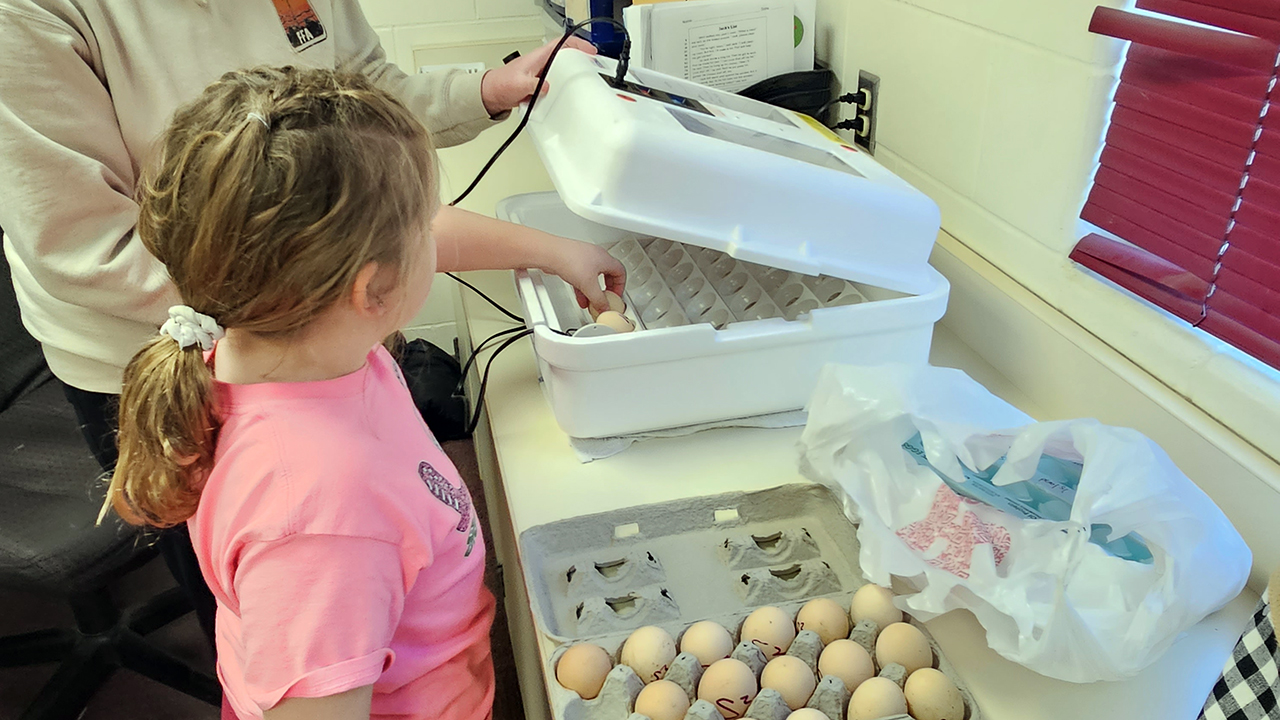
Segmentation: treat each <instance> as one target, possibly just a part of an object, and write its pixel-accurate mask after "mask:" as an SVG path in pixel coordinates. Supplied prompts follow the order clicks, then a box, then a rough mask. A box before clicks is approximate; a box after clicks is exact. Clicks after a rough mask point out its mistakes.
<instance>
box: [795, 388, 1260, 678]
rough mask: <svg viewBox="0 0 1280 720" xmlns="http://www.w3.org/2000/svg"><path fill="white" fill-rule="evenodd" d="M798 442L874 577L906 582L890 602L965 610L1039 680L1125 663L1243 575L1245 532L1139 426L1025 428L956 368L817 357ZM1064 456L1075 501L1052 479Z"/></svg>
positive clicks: (1116, 674)
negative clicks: (824, 362)
mask: <svg viewBox="0 0 1280 720" xmlns="http://www.w3.org/2000/svg"><path fill="white" fill-rule="evenodd" d="M917 434H918V436H919V437H916V436H917ZM800 444H801V452H802V462H801V464H802V467H803V469H804V472H805V474H806V475H808V476H809V477H810V478H811V479H813V480H815V481H818V482H822V483H824V484H827V485H830V486H832V487H833V488H834V489H836V490H842V491H843V493H841V492H837V495H838V496H844V497H845V498H846V499H845V510H846V512H847V513H848V514H849V516H850V517H851V518H852V519H853V520H854V521H856V522H858V523H859V528H858V539H859V540H860V541H861V543H862V554H861V557H860V562H861V564H862V568H863V571H864V572H865V573H866V575H867V577H868V578H869V579H870V580H871V581H872V582H875V583H878V584H880V585H886V586H887V585H889V584H890V582H891V580H890V578H891V576H896V577H897V578H899V579H900V581H905V582H906V584H907V585H909V586H911V587H913V588H914V589H915V590H917V592H915V594H909V595H903V596H900V598H899V600H898V603H899V605H900V606H902V607H903V608H904V609H906V610H907V611H908V612H910V613H911V614H912V615H914V616H916V617H917V618H919V619H921V620H928V619H931V618H933V617H935V616H937V615H940V614H942V613H945V612H947V611H949V610H954V609H956V608H967V609H969V610H970V611H972V612H973V614H974V615H976V616H977V618H978V621H979V622H981V623H982V626H983V627H984V628H986V631H987V641H988V643H989V644H990V646H991V647H992V649H994V650H995V651H996V652H998V653H1000V654H1001V655H1003V656H1004V657H1006V658H1008V659H1010V660H1013V661H1014V662H1017V663H1020V664H1022V665H1025V666H1026V667H1028V668H1030V669H1032V670H1035V671H1036V672H1039V673H1042V674H1044V675H1048V676H1050V677H1055V678H1060V679H1062V680H1069V681H1072V682H1091V681H1095V680H1117V679H1121V678H1125V677H1129V676H1131V675H1134V674H1135V673H1137V672H1138V671H1140V670H1141V669H1142V668H1144V667H1146V666H1147V665H1148V664H1150V663H1151V662H1153V661H1154V660H1156V659H1157V658H1158V657H1159V656H1160V654H1161V653H1163V652H1164V651H1165V650H1166V649H1167V648H1168V647H1169V646H1170V645H1171V644H1172V643H1173V641H1174V640H1175V639H1177V637H1178V635H1179V633H1181V632H1183V631H1185V630H1186V629H1188V628H1189V627H1191V626H1192V625H1194V624H1195V623H1197V622H1199V621H1200V620H1201V619H1203V618H1204V617H1205V616H1206V615H1208V614H1209V613H1211V612H1213V611H1215V610H1217V609H1219V608H1221V607H1222V606H1223V605H1225V604H1226V603H1227V602H1228V601H1229V600H1231V599H1232V598H1234V597H1235V596H1236V595H1237V594H1238V593H1239V592H1240V590H1241V589H1242V588H1243V587H1244V584H1245V581H1246V579H1247V577H1248V574H1249V568H1250V564H1251V562H1252V558H1251V554H1250V551H1249V548H1248V547H1247V546H1246V545H1245V543H1244V540H1243V539H1242V538H1241V537H1240V534H1239V533H1237V532H1236V530H1235V528H1233V527H1232V526H1231V523H1230V522H1229V521H1228V520H1227V518H1226V517H1225V516H1224V515H1223V514H1222V511H1221V510H1219V509H1218V507H1217V506H1216V505H1215V504H1214V503H1213V501H1212V500H1210V499H1209V498H1208V497H1207V496H1206V495H1205V494H1204V493H1203V492H1202V491H1201V490H1200V489H1199V488H1198V487H1196V485H1195V484H1194V483H1192V482H1191V481H1190V480H1189V479H1188V478H1187V477H1186V476H1185V475H1183V474H1182V472H1181V471H1180V470H1178V468H1177V467H1176V466H1175V465H1174V464H1173V462H1172V461H1171V460H1170V459H1169V456H1168V455H1166V454H1165V453H1164V451H1163V450H1161V449H1160V447H1159V446H1157V445H1156V444H1155V443H1153V442H1152V441H1150V440H1149V439H1147V438H1146V437H1145V436H1143V435H1142V434H1141V433H1139V432H1137V431H1135V430H1129V429H1124V428H1115V427H1108V426H1105V425H1102V424H1101V423H1099V422H1098V421H1096V420H1070V421H1063V422H1048V423H1036V422H1034V421H1033V420H1032V419H1031V418H1030V417H1028V416H1026V415H1025V414H1023V413H1022V412H1020V411H1018V410H1017V409H1016V408H1014V407H1013V406H1011V405H1009V404H1008V403H1006V402H1004V401H1003V400H1000V399H999V398H997V397H995V396H994V395H992V394H991V393H989V392H987V390H986V389H985V388H983V387H982V386H981V385H979V384H978V383H976V382H974V381H973V380H972V379H970V378H969V376H967V375H965V374H964V373H963V372H960V371H958V370H948V369H943V368H934V367H903V366H885V367H878V368H864V367H849V366H828V367H827V368H826V369H825V370H824V371H823V373H822V375H821V377H820V378H819V381H818V387H817V390H816V392H815V393H814V397H813V400H812V401H811V402H810V407H809V422H808V425H807V426H806V428H805V431H804V435H803V437H802V439H801V443H800ZM904 444H906V446H907V447H909V448H913V449H915V450H916V452H915V453H911V452H908V451H907V450H906V449H904ZM1042 455H1043V456H1045V457H1042ZM1002 458H1004V462H1003V466H1001V467H999V470H998V472H996V473H995V474H994V477H990V478H989V482H988V481H984V480H983V478H982V477H977V476H979V475H981V473H980V472H977V473H975V472H974V471H983V470H987V469H988V468H990V467H992V465H993V463H998V462H999V461H1000V460H1001V459H1002ZM1073 463H1075V464H1073ZM1081 463H1082V465H1083V467H1081V465H1080V464H1081ZM962 464H963V466H964V467H962V466H961V465H962ZM930 466H932V467H930ZM935 468H936V470H935ZM1072 468H1074V472H1075V473H1077V474H1078V475H1079V480H1078V485H1077V486H1076V488H1075V494H1074V498H1073V499H1072V498H1071V497H1070V492H1069V489H1070V488H1069V487H1068V486H1069V485H1070V482H1071V481H1070V480H1068V481H1065V482H1064V481H1061V478H1060V477H1059V476H1058V475H1056V474H1055V473H1060V472H1065V473H1066V474H1067V475H1069V474H1070V473H1071V472H1072ZM966 469H967V470H966ZM940 473H941V474H945V475H946V476H947V478H949V479H950V480H951V481H952V483H951V484H948V483H946V482H944V480H943V478H942V475H941V474H940ZM986 476H990V472H988V473H986ZM975 478H976V479H975ZM1024 481H1025V482H1024ZM953 487H954V488H956V489H957V490H959V492H961V493H965V494H969V495H970V497H975V498H981V497H983V493H987V494H988V496H989V497H993V498H995V500H994V502H996V505H999V504H1000V503H1001V502H1007V503H1009V505H1008V506H1006V509H1003V510H1002V509H997V507H996V506H993V505H990V504H986V503H984V502H982V501H979V500H976V499H967V498H964V497H961V495H958V494H957V493H956V492H955V491H953V490H952V488H953ZM979 491H981V492H979ZM1055 494H1056V495H1055ZM1004 495H1009V496H1010V498H1011V499H1008V500H1001V497H1002V496H1004ZM1033 495H1034V498H1033ZM1046 498H1048V499H1047V500H1046ZM1063 498H1066V501H1067V502H1068V504H1062V502H1060V501H1061V500H1062V499H1063ZM1032 499H1035V500H1036V501H1037V502H1040V504H1039V505H1037V503H1036V502H1032ZM1024 501H1025V502H1024ZM1009 508H1013V510H1014V511H1019V510H1021V511H1025V512H1023V515H1022V516H1015V515H1014V514H1011V512H1010V511H1008V510H1009ZM1054 511H1059V515H1058V516H1060V517H1061V520H1060V521H1057V520H1052V519H1035V517H1034V516H1035V514H1036V513H1041V514H1047V515H1049V516H1054ZM1107 526H1109V532H1108V527H1107ZM1104 545H1105V548H1104ZM1147 553H1149V555H1148V554H1147Z"/></svg>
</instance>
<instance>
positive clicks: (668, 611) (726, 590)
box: [520, 483, 982, 720]
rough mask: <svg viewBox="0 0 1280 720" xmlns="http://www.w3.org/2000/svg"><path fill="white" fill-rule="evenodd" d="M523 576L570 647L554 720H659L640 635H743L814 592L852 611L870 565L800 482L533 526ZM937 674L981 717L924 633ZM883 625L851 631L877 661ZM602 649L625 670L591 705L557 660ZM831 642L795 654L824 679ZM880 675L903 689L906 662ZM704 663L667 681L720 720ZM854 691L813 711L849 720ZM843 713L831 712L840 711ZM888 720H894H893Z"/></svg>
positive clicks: (761, 704) (813, 489) (817, 489)
mask: <svg viewBox="0 0 1280 720" xmlns="http://www.w3.org/2000/svg"><path fill="white" fill-rule="evenodd" d="M520 543H521V547H522V555H523V557H524V558H525V563H524V573H525V580H526V584H527V586H528V588H529V591H530V601H531V603H532V606H533V615H534V622H535V625H536V626H537V627H538V629H539V631H541V632H542V633H543V634H545V635H546V636H548V637H549V638H550V639H552V640H553V641H554V642H555V643H556V644H557V645H558V647H557V648H556V650H555V651H554V652H553V653H552V657H551V658H550V661H549V663H548V665H547V667H546V668H545V672H546V673H547V678H548V682H547V685H548V687H549V688H550V700H551V706H552V711H553V716H554V717H555V718H556V720H648V719H647V718H645V717H644V716H643V715H636V714H633V709H634V707H635V699H636V696H637V695H638V694H639V693H640V690H641V689H643V687H644V683H643V682H642V681H641V679H640V678H639V677H637V676H636V674H635V672H634V671H632V670H631V668H628V667H626V666H623V665H620V664H619V656H620V654H621V649H622V644H623V642H625V641H626V639H627V637H628V636H629V635H630V634H631V632H632V631H633V630H635V629H636V628H639V627H642V626H645V625H657V626H659V627H661V628H664V629H665V630H667V632H669V633H671V636H672V637H673V638H675V639H676V641H677V644H678V643H679V640H680V637H681V635H682V633H683V632H684V630H685V628H687V627H688V626H689V625H691V624H693V623H695V622H697V621H699V620H714V621H716V622H719V623H720V624H721V625H723V626H724V627H725V628H726V629H728V630H729V632H730V633H731V634H732V635H733V636H734V638H735V639H739V633H740V630H741V626H742V622H743V620H745V619H746V617H747V615H749V614H751V612H752V611H753V610H755V609H756V608H758V607H762V606H765V605H772V606H776V607H779V608H781V609H783V610H784V611H786V612H788V613H789V614H790V615H791V616H792V617H795V615H796V613H798V612H799V610H800V608H801V607H802V606H803V605H804V604H805V603H806V602H808V601H809V600H811V599H813V598H815V597H829V598H831V599H833V600H835V601H837V602H838V603H840V604H841V605H842V606H843V607H846V608H847V607H849V604H850V601H851V599H852V597H853V593H854V592H855V591H856V590H857V589H858V588H859V587H861V586H862V585H864V584H865V582H866V581H865V580H864V579H863V577H862V571H861V569H860V568H859V566H858V554H859V549H860V546H859V543H858V539H857V532H856V528H855V527H854V526H853V525H852V524H850V523H849V521H848V519H847V518H846V517H845V515H844V512H843V510H842V507H841V504H840V501H839V500H838V499H837V498H836V497H835V496H834V495H832V493H831V491H830V490H829V489H827V488H826V487H823V486H820V485H813V484H807V483H802V484H793V485H785V486H782V487H777V488H772V489H769V490H764V491H760V492H754V493H725V494H722V495H714V496H709V497H700V498H690V499H687V500H678V501H674V502H667V503H660V504H657V505H646V506H640V507H634V508H626V509H623V510H615V511H611V512H607V513H600V514H597V515H587V516H583V517H579V518H572V519H569V520H563V521H560V522H556V523H550V524H547V525H541V526H537V527H533V528H530V529H528V530H526V531H525V532H524V533H522V534H521V536H520ZM911 622H912V624H914V625H915V626H916V627H918V628H919V629H920V630H921V631H922V632H924V634H925V637H926V638H928V640H929V643H930V645H931V646H932V648H933V656H934V667H935V668H937V669H938V670H940V671H942V672H943V673H945V674H946V675H947V676H948V677H949V678H951V680H952V682H954V683H955V684H956V686H957V687H958V688H959V689H960V692H961V694H962V695H963V697H964V701H965V720H981V717H982V716H981V713H980V712H979V709H978V707H977V705H976V704H975V703H974V700H973V697H972V695H971V694H970V693H969V690H968V688H967V687H965V685H964V683H963V682H962V681H961V680H960V677H959V676H958V675H957V674H956V672H955V668H954V667H952V666H951V664H950V663H949V662H948V661H947V659H946V658H945V657H944V656H943V655H942V652H941V649H940V648H939V647H938V645H937V643H936V642H935V641H934V639H933V637H932V636H931V635H930V634H929V632H928V630H926V629H925V627H924V626H923V625H922V624H920V623H918V622H915V621H914V620H911ZM878 632H879V628H877V627H876V626H875V624H874V623H872V622H870V621H863V622H862V623H858V624H857V625H856V626H854V627H853V628H852V629H851V631H850V635H849V637H850V639H851V640H854V641H855V642H858V643H860V644H862V645H863V646H864V647H866V648H867V649H868V652H870V653H871V654H872V656H873V657H874V654H875V653H874V648H875V638H876V636H877V635H878ZM577 641H585V642H591V643H594V644H596V645H599V646H600V647H602V648H604V649H605V650H606V651H607V652H609V653H610V654H611V656H612V657H613V660H614V665H615V667H614V669H613V670H612V672H610V674H609V677H608V679H607V680H606V682H605V686H604V688H602V690H601V692H600V695H599V696H598V697H597V698H595V699H593V700H583V699H582V698H580V697H579V696H578V695H577V694H576V693H574V692H573V691H571V690H567V689H565V688H564V687H561V686H560V685H559V683H557V682H556V680H555V665H556V662H557V661H558V660H559V658H560V655H561V654H562V653H563V652H564V650H565V649H566V648H567V646H568V645H569V644H572V643H573V642H577ZM821 650H822V643H821V641H820V640H819V639H818V637H817V635H815V634H814V633H812V632H810V631H805V632H801V633H799V634H798V635H797V636H796V640H795V642H793V643H792V646H791V648H790V649H789V650H788V651H787V654H788V655H793V656H795V657H799V658H801V659H803V660H804V661H805V662H806V663H807V664H808V665H809V666H810V668H811V669H814V670H815V671H816V668H817V659H818V654H819V653H821ZM732 657H734V658H737V659H739V660H742V661H743V662H745V663H746V664H747V665H748V666H749V667H751V668H752V670H753V671H754V672H755V674H756V679H757V681H758V680H759V676H760V672H761V671H762V670H763V668H764V664H765V658H764V656H763V654H761V653H760V651H759V650H758V649H757V648H756V647H755V646H753V645H751V644H750V643H739V644H738V645H737V646H736V647H735V649H734V651H733V655H732ZM879 670H880V673H879V674H880V675H881V676H882V677H887V678H889V679H892V680H894V681H895V682H898V683H899V684H902V683H903V682H905V680H906V677H905V671H904V670H903V669H902V668H901V666H898V665H892V664H891V665H889V666H887V667H885V668H880V669H879ZM701 674H702V668H701V666H700V665H699V664H698V662H697V660H696V658H694V657H693V656H692V655H688V654H681V655H678V656H677V657H676V659H675V660H674V661H673V663H672V667H671V668H670V669H669V670H668V675H667V679H670V680H672V681H673V682H676V683H677V684H679V685H681V686H682V687H684V688H685V690H686V692H688V693H689V695H690V699H691V701H694V702H692V704H691V706H690V709H689V712H688V714H687V715H686V718H685V720H722V718H721V715H720V713H719V711H718V710H716V708H715V707H714V706H713V705H711V704H710V703H707V702H705V701H696V693H695V691H696V687H697V682H698V680H699V679H700V677H701ZM848 704H849V692H848V691H847V690H846V689H845V688H844V684H843V683H842V682H840V680H839V679H838V678H835V677H826V678H822V679H821V680H820V682H819V684H818V688H817V690H815V692H814V695H813V698H812V699H811V700H810V702H809V706H810V707H813V708H815V709H818V710H821V711H822V712H823V713H824V714H827V715H828V717H829V718H830V720H846V710H847V707H848ZM782 709H785V704H783V703H782V702H781V697H780V696H777V694H776V693H774V692H773V691H771V690H763V691H761V693H760V695H759V696H758V697H757V698H756V701H755V704H753V705H752V706H751V708H750V709H749V712H748V716H749V717H751V718H752V719H753V720H785V717H786V715H785V714H782ZM837 711H838V714H837V715H832V713H833V712H837ZM903 717H905V716H903ZM886 720H889V719H886Z"/></svg>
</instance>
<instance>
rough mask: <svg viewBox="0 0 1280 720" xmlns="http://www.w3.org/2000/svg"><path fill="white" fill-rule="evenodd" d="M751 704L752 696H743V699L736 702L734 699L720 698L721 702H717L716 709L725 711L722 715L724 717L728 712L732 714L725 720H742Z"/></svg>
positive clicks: (726, 716)
mask: <svg viewBox="0 0 1280 720" xmlns="http://www.w3.org/2000/svg"><path fill="white" fill-rule="evenodd" d="M750 702H751V696H750V695H743V696H742V698H741V699H739V700H737V701H736V702H735V701H734V699H733V698H720V699H719V700H716V707H718V708H720V709H721V710H723V711H724V712H722V713H720V714H721V715H724V713H726V712H727V713H730V714H729V715H724V717H725V720H736V719H737V718H741V717H742V714H743V713H745V712H746V711H747V704H748V703H750ZM739 708H741V709H739Z"/></svg>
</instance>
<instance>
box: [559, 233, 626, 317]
mask: <svg viewBox="0 0 1280 720" xmlns="http://www.w3.org/2000/svg"><path fill="white" fill-rule="evenodd" d="M557 239H558V240H560V241H561V242H560V243H558V247H557V248H556V249H555V254H554V259H553V260H551V261H550V262H548V263H547V265H548V267H547V268H545V269H546V270H548V271H550V272H552V273H555V274H556V275H558V276H560V279H561V280H564V281H565V282H567V283H569V284H570V285H572V286H573V288H574V290H575V291H576V292H577V295H578V306H579V307H584V308H585V307H588V306H590V307H593V308H595V309H596V310H598V311H600V312H604V311H605V310H608V309H609V301H608V299H606V298H605V296H604V290H608V291H609V292H612V293H614V294H616V295H619V296H621V295H622V290H623V287H624V286H625V285H626V283H627V270H626V268H624V267H622V263H620V262H618V261H617V260H616V259H615V258H614V257H613V256H612V255H610V254H609V253H608V252H606V251H605V249H604V248H602V247H600V246H599V245H592V244H591V243H584V242H578V241H577V240H569V239H567V238H557ZM601 275H603V276H604V290H601V289H600V276H601Z"/></svg>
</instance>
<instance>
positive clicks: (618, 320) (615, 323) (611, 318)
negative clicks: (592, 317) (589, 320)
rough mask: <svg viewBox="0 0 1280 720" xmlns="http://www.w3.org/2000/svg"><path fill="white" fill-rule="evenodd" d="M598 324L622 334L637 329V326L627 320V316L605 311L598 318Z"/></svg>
mask: <svg viewBox="0 0 1280 720" xmlns="http://www.w3.org/2000/svg"><path fill="white" fill-rule="evenodd" d="M596 322H598V323H600V324H601V325H604V326H605V327H607V328H612V329H613V330H617V331H618V332H620V333H629V332H631V331H632V330H635V329H636V326H635V325H632V324H631V321H630V320H628V319H627V316H626V315H623V314H622V313H616V312H614V311H612V310H605V311H604V312H602V313H600V315H598V316H597V317H596Z"/></svg>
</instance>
